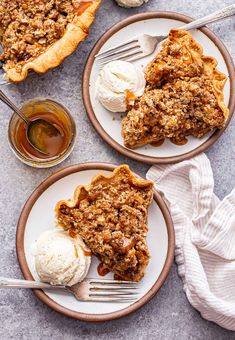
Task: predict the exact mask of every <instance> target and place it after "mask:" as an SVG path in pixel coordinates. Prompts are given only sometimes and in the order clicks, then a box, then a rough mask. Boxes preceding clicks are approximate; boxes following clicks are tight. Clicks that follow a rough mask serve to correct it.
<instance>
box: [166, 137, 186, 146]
mask: <svg viewBox="0 0 235 340" xmlns="http://www.w3.org/2000/svg"><path fill="white" fill-rule="evenodd" d="M170 141H171V143H173V144H175V145H185V144H187V143H188V139H187V138H184V139H182V140H181V141H177V140H176V139H175V138H171V139H170Z"/></svg>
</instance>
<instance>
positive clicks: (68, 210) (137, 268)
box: [56, 165, 153, 281]
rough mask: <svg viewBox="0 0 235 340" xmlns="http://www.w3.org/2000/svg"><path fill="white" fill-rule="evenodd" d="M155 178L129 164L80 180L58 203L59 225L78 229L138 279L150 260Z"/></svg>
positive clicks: (102, 255) (124, 274)
mask: <svg viewBox="0 0 235 340" xmlns="http://www.w3.org/2000/svg"><path fill="white" fill-rule="evenodd" d="M152 198H153V183H152V182H151V181H148V180H144V179H141V178H136V177H135V175H134V174H133V173H132V172H131V171H130V169H129V167H128V166H127V165H121V166H119V167H117V168H116V169H115V170H114V171H113V172H112V174H111V175H108V176H107V175H102V174H99V175H97V176H96V177H94V178H93V179H92V181H91V183H90V184H89V185H88V186H86V187H85V186H79V187H77V189H76V190H75V193H74V198H73V200H68V201H60V202H58V203H57V205H56V217H57V220H58V225H59V226H61V227H63V228H64V229H65V230H68V231H69V233H70V235H71V236H74V235H76V234H79V235H80V236H81V237H82V239H83V241H84V242H85V243H86V245H87V246H88V247H89V248H90V250H91V252H92V253H93V254H94V255H96V256H97V257H98V258H99V260H100V261H101V262H102V263H103V264H104V265H105V267H106V268H108V269H109V270H110V271H112V272H114V273H115V274H117V275H118V277H120V278H122V279H123V280H129V281H139V280H140V279H141V278H142V277H143V276H144V273H145V268H146V266H147V265H148V262H149V257H150V256H149V251H148V247H147V243H146V235H147V231H148V226H147V209H148V206H149V204H150V203H151V201H152Z"/></svg>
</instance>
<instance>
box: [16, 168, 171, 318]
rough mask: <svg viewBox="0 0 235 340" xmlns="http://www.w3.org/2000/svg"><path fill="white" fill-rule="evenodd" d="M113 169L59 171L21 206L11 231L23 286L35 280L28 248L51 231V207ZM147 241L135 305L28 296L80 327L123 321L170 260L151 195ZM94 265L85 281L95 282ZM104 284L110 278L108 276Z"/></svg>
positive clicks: (160, 206) (161, 217) (165, 226)
mask: <svg viewBox="0 0 235 340" xmlns="http://www.w3.org/2000/svg"><path fill="white" fill-rule="evenodd" d="M115 167H116V166H115V165H113V164H109V163H83V164H78V165H74V166H70V167H68V168H65V169H62V170H60V171H58V172H56V173H55V174H53V175H51V176H50V177H48V178H47V179H46V180H45V181H44V182H42V183H41V184H40V185H39V187H38V188H37V189H35V191H34V192H33V193H32V195H31V196H30V197H29V199H28V200H27V202H26V204H25V206H24V208H23V210H22V213H21V215H20V218H19V222H18V226H17V231H16V251H17V257H18V260H19V264H20V267H21V270H22V272H23V275H24V277H25V278H26V279H27V280H32V279H35V280H37V279H39V278H38V276H37V273H36V271H35V268H34V261H33V256H32V252H31V248H32V244H33V243H34V242H35V240H36V239H37V238H38V236H39V235H40V234H41V233H42V232H43V231H45V230H48V229H51V228H53V227H54V225H55V221H54V207H55V204H56V203H57V202H58V201H59V200H61V199H68V198H70V197H73V192H74V190H75V188H76V186H77V185H79V184H85V185H86V184H88V183H89V182H90V180H91V179H92V177H93V176H95V175H97V174H98V173H104V174H108V173H110V172H111V171H113V169H114V168H115ZM148 225H149V233H148V237H147V242H148V246H149V249H150V253H151V260H150V263H149V265H148V268H147V273H146V275H145V277H144V279H143V280H142V281H141V282H140V284H139V285H140V286H139V287H140V292H141V294H140V299H138V300H137V301H136V302H135V303H133V304H129V303H119V304H117V303H91V302H80V301H77V300H76V299H75V298H74V297H73V296H72V295H70V294H69V293H67V292H61V291H58V292H55V291H46V290H45V291H42V290H34V293H35V294H36V295H37V297H38V298H39V299H40V300H41V301H43V302H44V303H46V304H47V305H48V306H49V307H51V308H53V309H54V310H56V311H57V312H60V313H62V314H64V315H67V316H70V317H73V318H75V319H80V320H85V321H106V320H112V319H116V318H120V317H122V316H125V315H127V314H129V313H131V312H133V311H135V310H137V309H138V308H140V307H141V306H143V305H144V304H145V303H147V302H148V301H149V300H150V299H151V298H152V297H153V296H154V295H155V294H156V293H157V292H158V290H159V289H160V288H161V286H162V284H163V283H164V281H165V280H166V277H167V275H168V273H169V272H170V268H171V265H172V262H173V258H174V228H173V224H172V220H171V216H170V213H169V210H168V208H167V206H166V204H165V202H164V200H163V198H162V197H161V196H160V194H158V193H157V192H155V193H154V200H153V202H152V203H151V205H150V207H149V214H148ZM98 263H99V262H98V260H97V259H96V258H95V257H94V258H92V265H91V268H90V271H89V273H88V277H92V278H93V277H99V276H98V274H97V266H98ZM106 278H113V275H112V274H111V273H110V274H108V275H107V276H106Z"/></svg>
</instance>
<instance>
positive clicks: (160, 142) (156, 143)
mask: <svg viewBox="0 0 235 340" xmlns="http://www.w3.org/2000/svg"><path fill="white" fill-rule="evenodd" d="M164 141H165V139H164V138H163V139H160V140H158V141H157V142H152V143H150V145H152V146H156V147H158V146H161V145H162V144H163V143H164Z"/></svg>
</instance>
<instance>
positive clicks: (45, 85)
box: [0, 0, 235, 340]
mask: <svg viewBox="0 0 235 340" xmlns="http://www.w3.org/2000/svg"><path fill="white" fill-rule="evenodd" d="M233 2H234V1H233V0H198V1H192V0H169V1H165V0H150V1H149V3H148V4H146V5H145V6H143V7H141V8H139V9H133V10H126V9H122V8H119V7H117V6H116V4H115V2H114V1H113V0H104V1H103V5H102V7H101V9H100V11H99V12H98V15H97V18H96V22H95V24H94V25H93V27H92V29H91V34H90V36H89V38H88V39H87V40H86V41H85V42H84V43H83V44H82V45H81V46H80V48H79V49H78V50H77V51H76V53H74V54H73V55H72V56H71V57H70V58H68V59H67V60H66V61H65V62H64V63H63V65H61V66H60V67H59V68H57V69H55V70H53V71H51V72H49V73H47V74H46V75H42V76H39V75H36V74H35V75H32V76H31V77H30V78H28V79H27V80H26V81H25V82H24V83H22V84H19V85H10V86H8V87H5V88H4V90H5V91H6V93H8V94H9V95H10V96H11V97H12V98H14V100H15V102H16V103H21V102H22V101H24V100H26V99H30V98H32V97H36V96H48V97H51V98H54V99H55V100H58V101H59V102H61V103H63V104H64V105H65V106H67V107H68V109H70V110H71V113H72V114H73V116H74V118H75V120H76V123H77V130H78V135H77V141H76V146H75V149H74V152H73V154H72V155H71V157H70V158H69V159H67V160H66V161H65V162H64V163H62V164H61V165H59V166H57V167H56V168H53V169H47V170H37V169H32V168H29V167H27V166H25V165H23V164H21V163H20V162H19V161H18V160H17V159H16V158H15V157H14V155H13V154H12V152H11V150H10V149H9V147H8V141H7V126H8V121H9V115H10V110H8V108H6V107H5V106H4V105H3V104H0V111H1V124H0V136H1V137H0V140H1V144H0V145H1V149H0V150H1V151H0V157H1V166H0V258H1V260H0V276H6V277H16V278H17V277H18V278H20V277H21V271H20V268H19V265H18V262H17V258H16V252H15V230H16V224H17V220H18V217H19V214H20V211H21V208H22V206H23V204H24V202H25V200H26V199H27V197H28V196H29V194H30V193H31V192H32V191H33V189H34V188H35V186H37V185H38V184H39V183H40V182H41V181H42V180H43V179H44V178H46V177H47V176H48V175H50V174H51V173H52V172H53V171H55V170H57V169H60V168H62V167H65V166H67V165H71V164H74V163H78V162H86V161H106V162H113V163H128V164H129V165H130V166H131V167H132V168H133V169H134V170H135V171H137V172H139V173H141V174H142V175H144V174H145V172H146V171H147V170H148V166H147V165H144V164H141V163H138V162H134V161H131V160H129V159H127V158H125V157H123V156H122V155H120V154H118V153H117V152H116V151H114V150H112V149H111V148H110V147H109V146H108V145H107V144H106V143H105V142H104V141H103V140H101V138H100V137H99V136H98V135H97V133H96V132H95V130H94V129H93V127H92V126H91V125H90V123H89V121H88V118H87V116H86V112H85V110H84V107H83V103H82V98H81V79H82V71H83V67H84V63H85V60H86V58H87V55H88V53H89V51H90V49H91V48H92V46H93V45H94V43H95V42H96V40H97V39H98V38H99V37H100V35H101V34H102V33H103V32H105V31H106V30H107V29H108V28H109V27H110V26H111V25H112V24H114V23H116V22H118V21H120V20H121V19H123V18H126V17H128V16H129V15H131V14H134V13H140V12H143V11H148V10H172V11H178V12H181V13H185V14H187V15H190V16H192V17H195V18H198V17H200V16H202V15H205V14H207V13H210V12H212V11H215V10H217V9H219V8H222V7H224V6H226V5H230V4H232V3H233ZM211 28H212V29H213V30H214V32H215V33H216V34H218V36H219V37H220V38H221V39H222V41H223V42H224V43H225V45H226V46H227V48H228V50H229V51H230V52H231V54H232V55H233V56H235V39H234V30H235V21H234V18H233V19H228V20H226V21H224V22H222V23H218V24H214V25H211ZM234 134H235V121H234V119H233V120H232V121H231V123H230V126H229V128H228V129H227V131H226V132H225V133H224V135H223V136H222V137H221V138H220V140H219V141H218V142H217V143H216V144H215V145H214V146H213V147H212V148H211V149H210V150H209V151H208V152H207V155H208V156H209V158H210V160H211V163H212V167H213V170H214V176H215V191H216V193H217V194H218V195H219V197H220V198H222V197H223V196H224V195H226V194H228V193H229V192H230V191H231V190H232V188H233V187H234V185H235V172H234V166H235V146H234ZM0 339H1V340H7V339H58V340H62V339H66V340H69V339H89V340H90V339H91V340H92V339H99V340H102V339H120V340H121V339H162V340H170V339H180V340H186V339H194V340H195V339H201V340H217V339H218V340H229V339H235V334H234V333H233V332H230V331H227V330H224V329H222V328H220V327H219V326H217V325H215V324H213V323H211V322H208V321H205V320H204V319H202V318H201V316H200V314H199V313H198V312H197V311H196V310H195V309H193V308H192V307H191V305H190V304H189V303H188V301H187V299H186V296H185V294H184V292H183V289H182V282H181V280H180V278H179V277H178V275H177V268H176V266H175V265H173V267H172V270H171V273H170V275H169V277H168V279H167V281H166V283H165V285H164V286H163V288H162V289H161V290H160V292H159V293H158V294H157V296H155V298H153V299H152V301H151V302H149V303H148V304H147V305H146V306H144V307H143V308H142V309H141V310H139V311H137V312H136V313H134V314H132V315H130V316H128V317H126V318H124V319H120V320H116V321H113V322H106V323H103V324H98V323H97V324H91V323H84V322H80V321H76V320H72V319H69V318H67V317H64V316H62V315H59V314H57V313H56V312H54V311H53V310H50V309H49V308H48V307H47V306H45V305H44V304H43V303H41V302H40V301H39V300H37V298H36V297H35V296H34V294H33V293H32V292H31V291H29V290H27V291H26V290H25V291H24V290H15V291H13V290H0Z"/></svg>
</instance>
